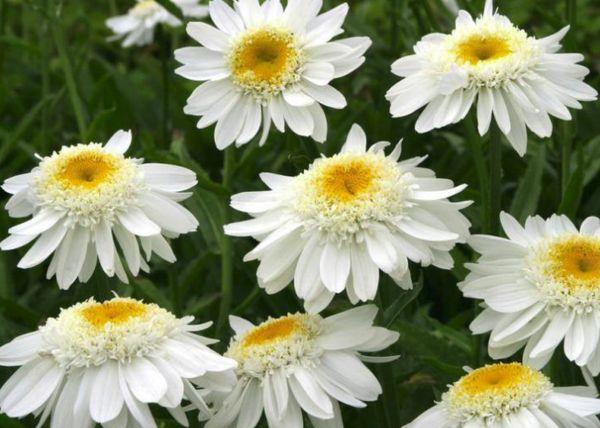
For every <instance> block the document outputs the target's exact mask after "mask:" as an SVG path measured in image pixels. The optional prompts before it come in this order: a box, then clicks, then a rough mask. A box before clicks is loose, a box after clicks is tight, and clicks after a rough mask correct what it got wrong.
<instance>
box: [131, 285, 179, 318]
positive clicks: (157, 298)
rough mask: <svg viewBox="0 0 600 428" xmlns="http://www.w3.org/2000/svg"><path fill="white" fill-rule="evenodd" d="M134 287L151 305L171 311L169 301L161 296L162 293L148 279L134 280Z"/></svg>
mask: <svg viewBox="0 0 600 428" xmlns="http://www.w3.org/2000/svg"><path fill="white" fill-rule="evenodd" d="M134 283H135V287H136V289H137V290H139V291H140V293H142V294H143V295H144V296H146V297H147V298H148V299H150V300H151V301H152V302H153V303H156V304H157V305H159V306H162V307H163V308H165V309H169V310H172V309H173V305H172V304H171V301H170V300H169V299H167V297H166V296H165V295H164V294H163V292H162V291H161V290H160V289H159V288H158V287H157V286H156V285H155V284H154V283H153V282H152V281H150V280H149V279H145V278H139V279H135V280H134Z"/></svg>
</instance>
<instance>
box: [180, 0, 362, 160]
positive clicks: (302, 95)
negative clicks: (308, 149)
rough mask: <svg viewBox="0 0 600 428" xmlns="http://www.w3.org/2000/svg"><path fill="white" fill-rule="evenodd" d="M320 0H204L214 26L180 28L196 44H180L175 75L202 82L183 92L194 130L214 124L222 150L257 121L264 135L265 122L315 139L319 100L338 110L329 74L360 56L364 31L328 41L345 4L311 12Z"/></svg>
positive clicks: (321, 117)
mask: <svg viewBox="0 0 600 428" xmlns="http://www.w3.org/2000/svg"><path fill="white" fill-rule="evenodd" d="M321 6H322V0H289V1H288V4H287V7H286V8H285V10H284V9H283V7H282V5H281V2H280V0H266V1H265V2H264V3H263V4H262V5H260V4H259V2H258V0H236V1H234V7H235V10H233V9H231V8H230V7H229V6H228V5H226V4H225V3H224V2H223V1H222V0H211V2H210V4H209V9H210V16H211V18H212V20H213V22H214V24H215V25H216V26H217V28H215V27H212V26H210V25H207V24H204V23H201V22H194V23H190V24H188V27H187V32H188V34H189V35H190V36H191V37H192V38H194V39H195V40H196V41H197V42H199V43H200V44H201V45H202V47H189V48H182V49H178V50H176V51H175V58H176V59H177V60H178V61H179V62H181V63H182V64H183V66H182V67H180V68H178V69H177V70H176V72H177V74H179V75H181V76H183V77H185V78H187V79H190V80H195V81H206V83H203V84H202V85H200V86H199V87H198V88H197V89H196V90H195V91H194V92H193V93H192V95H191V96H190V97H189V98H188V101H187V105H186V106H185V108H184V112H185V113H187V114H190V115H194V116H200V120H199V121H198V128H205V127H207V126H210V125H212V124H213V123H215V122H216V123H217V126H216V128H215V142H216V145H217V147H218V148H219V149H223V148H225V147H227V146H229V145H231V144H233V143H234V142H235V143H236V145H238V146H240V145H242V144H246V143H248V142H249V141H250V140H251V139H252V138H253V137H254V136H255V135H256V134H257V133H258V132H259V130H260V128H261V127H262V137H261V139H260V143H261V144H262V143H264V141H265V140H266V138H267V136H268V133H269V129H270V126H271V122H272V123H274V124H275V127H276V128H277V129H278V130H279V131H281V132H284V131H285V128H286V125H287V126H289V128H290V129H291V130H292V132H294V133H296V134H298V135H302V136H311V137H312V138H313V139H314V140H316V141H318V142H323V141H324V140H325V138H326V136H327V119H326V118H325V113H324V112H323V108H322V107H321V105H325V106H327V107H331V108H335V109H341V108H344V107H345V106H346V99H345V98H344V96H343V95H342V94H341V93H340V92H339V91H338V90H336V89H334V88H333V87H332V86H330V83H331V81H332V80H334V79H336V78H338V77H342V76H345V75H347V74H349V73H350V72H352V71H354V70H355V69H356V68H358V67H359V66H360V65H361V64H362V63H363V62H364V60H365V58H364V56H363V55H364V53H365V51H366V50H367V49H368V47H369V46H370V44H371V41H370V39H369V38H367V37H353V38H346V39H338V40H335V41H332V39H333V38H334V37H335V36H337V35H339V34H341V33H342V32H343V30H342V24H343V23H344V19H345V18H346V14H347V13H348V5H347V4H345V3H344V4H342V5H340V6H338V7H336V8H335V9H332V10H330V11H328V12H325V13H323V14H321V15H319V11H320V9H321Z"/></svg>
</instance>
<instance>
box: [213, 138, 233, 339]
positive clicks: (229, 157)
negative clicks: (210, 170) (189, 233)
mask: <svg viewBox="0 0 600 428" xmlns="http://www.w3.org/2000/svg"><path fill="white" fill-rule="evenodd" d="M224 156H225V159H224V162H223V163H224V167H223V187H225V188H226V189H228V190H231V180H232V178H233V171H234V169H235V147H233V146H230V147H228V148H226V149H225V154H224ZM224 217H225V218H224V223H225V224H227V223H228V222H229V206H228V205H227V202H225V216H224ZM233 257H234V255H233V246H232V244H231V238H230V237H229V236H227V235H226V234H225V233H223V234H222V235H221V304H220V305H219V317H218V319H217V337H219V336H220V335H221V332H222V331H223V328H224V327H225V324H226V321H227V318H228V316H229V312H230V309H231V301H232V297H233Z"/></svg>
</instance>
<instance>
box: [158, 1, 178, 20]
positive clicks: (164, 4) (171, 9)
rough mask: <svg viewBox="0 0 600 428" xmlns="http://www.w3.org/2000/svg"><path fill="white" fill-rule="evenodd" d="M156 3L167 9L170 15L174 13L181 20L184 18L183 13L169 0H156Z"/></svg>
mask: <svg viewBox="0 0 600 428" xmlns="http://www.w3.org/2000/svg"><path fill="white" fill-rule="evenodd" d="M156 2H157V3H158V4H160V5H161V6H162V7H164V8H165V9H167V10H168V11H169V12H170V13H171V14H172V15H175V16H176V17H177V18H179V19H180V20H181V21H183V20H184V17H183V13H182V12H181V9H179V8H178V7H177V6H175V4H174V3H173V2H172V1H171V0H156Z"/></svg>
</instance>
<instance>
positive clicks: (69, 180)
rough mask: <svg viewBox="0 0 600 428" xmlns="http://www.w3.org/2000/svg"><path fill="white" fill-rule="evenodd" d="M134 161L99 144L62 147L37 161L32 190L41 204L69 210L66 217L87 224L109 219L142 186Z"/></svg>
mask: <svg viewBox="0 0 600 428" xmlns="http://www.w3.org/2000/svg"><path fill="white" fill-rule="evenodd" d="M144 186H145V185H144V182H143V177H142V175H141V172H140V171H139V170H138V167H137V163H136V161H135V160H133V159H128V158H125V157H123V156H122V155H115V154H113V153H111V152H108V151H106V150H104V148H103V147H102V146H101V145H100V144H96V143H90V144H78V145H76V146H68V147H63V148H62V149H61V150H60V152H58V153H54V154H53V155H52V156H49V157H46V158H44V159H43V160H42V161H41V162H40V167H39V170H38V171H37V172H36V174H35V177H34V182H33V190H34V192H35V194H36V197H37V198H38V199H39V200H40V201H41V203H42V204H44V205H46V206H48V207H51V208H53V209H55V210H57V211H63V212H66V213H68V221H69V222H73V223H79V224H80V225H82V226H85V227H90V226H93V225H95V224H97V223H98V222H100V221H101V220H105V221H107V222H109V223H110V222H112V221H113V219H114V217H115V216H116V215H117V214H118V212H119V210H121V209H124V208H126V207H128V206H130V205H131V204H135V203H136V199H137V195H138V194H139V192H140V191H143V190H144V189H145V187H144Z"/></svg>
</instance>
